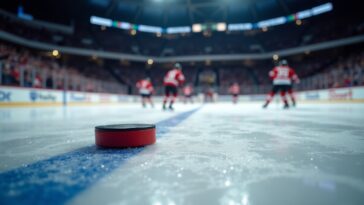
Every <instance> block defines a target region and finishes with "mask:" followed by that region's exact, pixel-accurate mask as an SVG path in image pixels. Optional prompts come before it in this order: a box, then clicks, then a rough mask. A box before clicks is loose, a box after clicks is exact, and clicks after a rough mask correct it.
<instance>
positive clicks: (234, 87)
mask: <svg viewBox="0 0 364 205" xmlns="http://www.w3.org/2000/svg"><path fill="white" fill-rule="evenodd" d="M229 93H230V94H231V95H232V97H233V98H232V99H233V103H234V104H236V103H237V102H238V97H239V93H240V87H239V84H238V83H233V84H231V86H230V87H229Z"/></svg>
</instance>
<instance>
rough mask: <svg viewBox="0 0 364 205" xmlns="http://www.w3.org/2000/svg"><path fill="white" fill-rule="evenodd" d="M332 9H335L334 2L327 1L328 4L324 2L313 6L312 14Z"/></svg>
mask: <svg viewBox="0 0 364 205" xmlns="http://www.w3.org/2000/svg"><path fill="white" fill-rule="evenodd" d="M332 9H333V5H332V3H326V4H322V5H320V6H316V7H314V8H312V9H311V11H312V15H314V16H315V15H319V14H322V13H326V12H329V11H331V10H332Z"/></svg>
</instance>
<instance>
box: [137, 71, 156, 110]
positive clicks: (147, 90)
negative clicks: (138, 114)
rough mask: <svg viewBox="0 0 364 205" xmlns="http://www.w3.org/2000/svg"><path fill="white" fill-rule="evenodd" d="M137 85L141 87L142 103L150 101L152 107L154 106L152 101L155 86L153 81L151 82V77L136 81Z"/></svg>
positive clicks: (144, 104)
mask: <svg viewBox="0 0 364 205" xmlns="http://www.w3.org/2000/svg"><path fill="white" fill-rule="evenodd" d="M136 87H137V88H138V89H139V94H140V96H141V97H142V105H143V107H145V106H146V103H147V102H149V103H150V105H151V106H152V107H154V104H153V101H152V94H153V92H154V88H153V85H152V83H151V82H150V78H144V79H142V80H139V81H138V82H137V83H136Z"/></svg>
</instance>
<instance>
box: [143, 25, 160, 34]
mask: <svg viewBox="0 0 364 205" xmlns="http://www.w3.org/2000/svg"><path fill="white" fill-rule="evenodd" d="M138 31H142V32H148V33H162V31H163V29H162V28H161V27H157V26H147V25H139V26H138Z"/></svg>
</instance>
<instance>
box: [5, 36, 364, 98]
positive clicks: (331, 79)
mask: <svg viewBox="0 0 364 205" xmlns="http://www.w3.org/2000/svg"><path fill="white" fill-rule="evenodd" d="M73 58H75V60H74V61H76V62H78V63H72V64H66V63H62V62H60V61H59V59H57V58H55V57H52V56H46V55H44V54H42V53H41V52H35V51H31V50H29V49H26V48H19V47H16V46H12V45H9V44H5V43H0V65H1V70H0V73H1V84H2V85H11V86H23V87H34V88H48V89H68V90H75V91H90V92H117V93H120V92H122V91H124V92H126V89H125V87H126V86H129V87H132V88H134V87H135V86H134V85H135V82H137V81H138V80H140V79H142V78H144V77H150V78H151V79H152V82H153V84H154V85H155V86H156V87H157V89H156V90H157V93H156V94H162V92H163V89H162V87H163V77H164V75H165V73H166V72H167V70H168V68H170V66H168V65H158V64H156V65H153V66H146V65H145V64H139V65H138V66H139V67H138V66H135V65H134V64H131V65H129V66H122V65H120V64H119V65H117V64H116V65H114V67H113V69H114V72H115V74H116V76H117V77H119V78H120V79H121V81H122V82H123V83H124V85H122V84H120V83H117V79H116V78H115V76H112V75H111V74H110V73H109V72H108V71H107V70H106V69H105V67H104V66H103V65H98V64H97V63H96V62H91V63H86V62H85V63H80V62H84V61H83V60H80V58H81V57H76V56H73ZM71 62H72V61H71ZM272 64H273V63H272V62H271V61H263V62H255V64H253V65H251V66H250V67H249V66H245V65H242V64H241V63H240V64H235V65H234V64H232V65H225V66H220V65H219V64H216V63H215V64H212V65H210V66H204V65H203V64H199V65H191V64H184V69H183V72H184V73H185V75H186V79H187V83H189V84H192V85H198V75H199V73H200V72H201V71H202V70H204V69H207V70H208V69H210V70H213V71H214V72H217V76H218V78H217V81H216V83H215V84H213V85H212V86H215V87H217V89H218V92H219V93H220V94H226V93H227V88H228V87H229V85H230V84H231V83H234V82H237V83H238V84H239V85H240V86H241V90H242V93H244V94H248V93H249V94H251V93H264V92H266V90H267V89H269V88H270V83H271V82H270V79H269V77H268V71H269V70H270V69H271V68H272V67H273V65H272ZM291 66H292V67H293V68H295V70H296V72H297V73H298V75H299V76H300V78H301V84H299V85H297V86H296V89H298V90H311V89H325V88H339V87H351V86H362V85H364V52H353V53H352V54H348V55H345V56H342V57H339V58H334V57H331V58H323V57H322V56H317V57H311V58H308V59H304V60H299V61H292V64H291ZM66 79H67V80H66ZM158 88H160V89H158ZM262 88H264V89H262ZM136 92H137V91H136V89H135V88H134V89H133V92H132V93H134V94H135V93H136Z"/></svg>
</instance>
